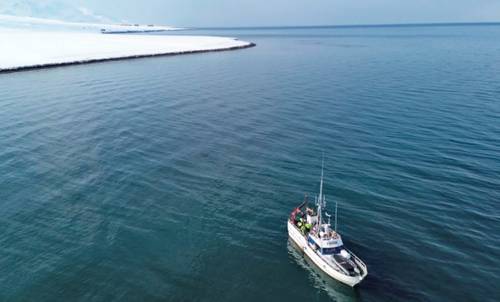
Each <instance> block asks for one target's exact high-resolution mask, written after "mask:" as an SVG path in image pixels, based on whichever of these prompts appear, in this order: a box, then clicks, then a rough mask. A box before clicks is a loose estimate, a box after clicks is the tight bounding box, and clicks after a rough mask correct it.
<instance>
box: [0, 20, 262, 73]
mask: <svg viewBox="0 0 500 302" xmlns="http://www.w3.org/2000/svg"><path fill="white" fill-rule="evenodd" d="M0 45H1V47H0V71H6V70H18V69H25V68H34V67H43V66H53V65H60V64H61V65H62V64H71V63H84V62H93V61H101V60H112V59H119V58H132V57H143V56H154V55H168V54H180V53H190V52H203V51H214V50H225V49H235V48H244V47H249V46H253V44H252V43H249V42H244V41H239V40H236V39H234V38H225V37H207V36H164V35H103V34H99V33H88V32H58V31H55V32H50V31H29V30H20V29H5V28H4V29H2V28H0Z"/></svg>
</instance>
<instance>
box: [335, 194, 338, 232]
mask: <svg viewBox="0 0 500 302" xmlns="http://www.w3.org/2000/svg"><path fill="white" fill-rule="evenodd" d="M337 204H338V202H337V201H336V200H335V232H337Z"/></svg>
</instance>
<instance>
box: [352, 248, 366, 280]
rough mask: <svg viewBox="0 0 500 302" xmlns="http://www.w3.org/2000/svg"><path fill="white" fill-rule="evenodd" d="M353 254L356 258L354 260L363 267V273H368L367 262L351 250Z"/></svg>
mask: <svg viewBox="0 0 500 302" xmlns="http://www.w3.org/2000/svg"><path fill="white" fill-rule="evenodd" d="M350 253H351V256H352V257H353V258H354V262H355V263H356V264H357V265H359V266H360V267H361V268H362V269H363V275H366V274H367V269H366V264H365V263H364V262H363V261H361V259H359V258H358V256H356V255H355V254H354V253H353V252H350Z"/></svg>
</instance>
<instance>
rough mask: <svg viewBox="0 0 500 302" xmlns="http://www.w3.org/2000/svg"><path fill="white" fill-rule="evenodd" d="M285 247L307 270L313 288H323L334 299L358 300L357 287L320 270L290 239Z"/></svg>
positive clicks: (340, 301) (341, 301) (342, 301)
mask: <svg viewBox="0 0 500 302" xmlns="http://www.w3.org/2000/svg"><path fill="white" fill-rule="evenodd" d="M287 249H288V254H289V255H290V257H291V258H293V260H294V261H295V262H296V263H297V264H298V265H299V266H300V267H302V268H304V269H305V270H306V271H307V272H309V276H310V278H309V279H310V280H311V281H312V282H313V285H314V287H315V288H317V289H320V290H323V291H324V292H325V293H326V294H327V295H328V296H329V297H330V298H332V299H333V300H334V301H339V302H350V301H359V299H360V297H359V292H358V290H357V288H352V287H350V286H347V285H344V284H342V283H341V282H338V281H336V280H334V279H332V278H331V277H330V276H328V275H327V274H325V273H324V272H322V271H321V270H320V269H319V268H317V267H316V266H315V265H314V263H313V262H312V260H311V259H309V258H308V257H307V255H305V254H304V253H303V251H302V249H300V247H299V246H297V244H295V243H294V242H293V241H292V240H290V239H288V243H287Z"/></svg>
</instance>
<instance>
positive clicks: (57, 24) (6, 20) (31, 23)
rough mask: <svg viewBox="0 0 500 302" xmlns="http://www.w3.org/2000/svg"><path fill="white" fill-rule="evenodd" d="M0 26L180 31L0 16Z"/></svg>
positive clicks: (87, 29)
mask: <svg viewBox="0 0 500 302" xmlns="http://www.w3.org/2000/svg"><path fill="white" fill-rule="evenodd" d="M0 26H2V27H8V28H27V29H46V30H57V31H74V30H76V31H93V32H99V31H101V30H104V31H106V32H109V33H111V32H129V33H130V32H156V31H169V30H181V29H182V28H176V27H171V26H161V25H139V24H135V25H133V24H107V23H89V22H68V21H63V20H56V19H45V18H34V17H21V16H10V15H2V14H0Z"/></svg>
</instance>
